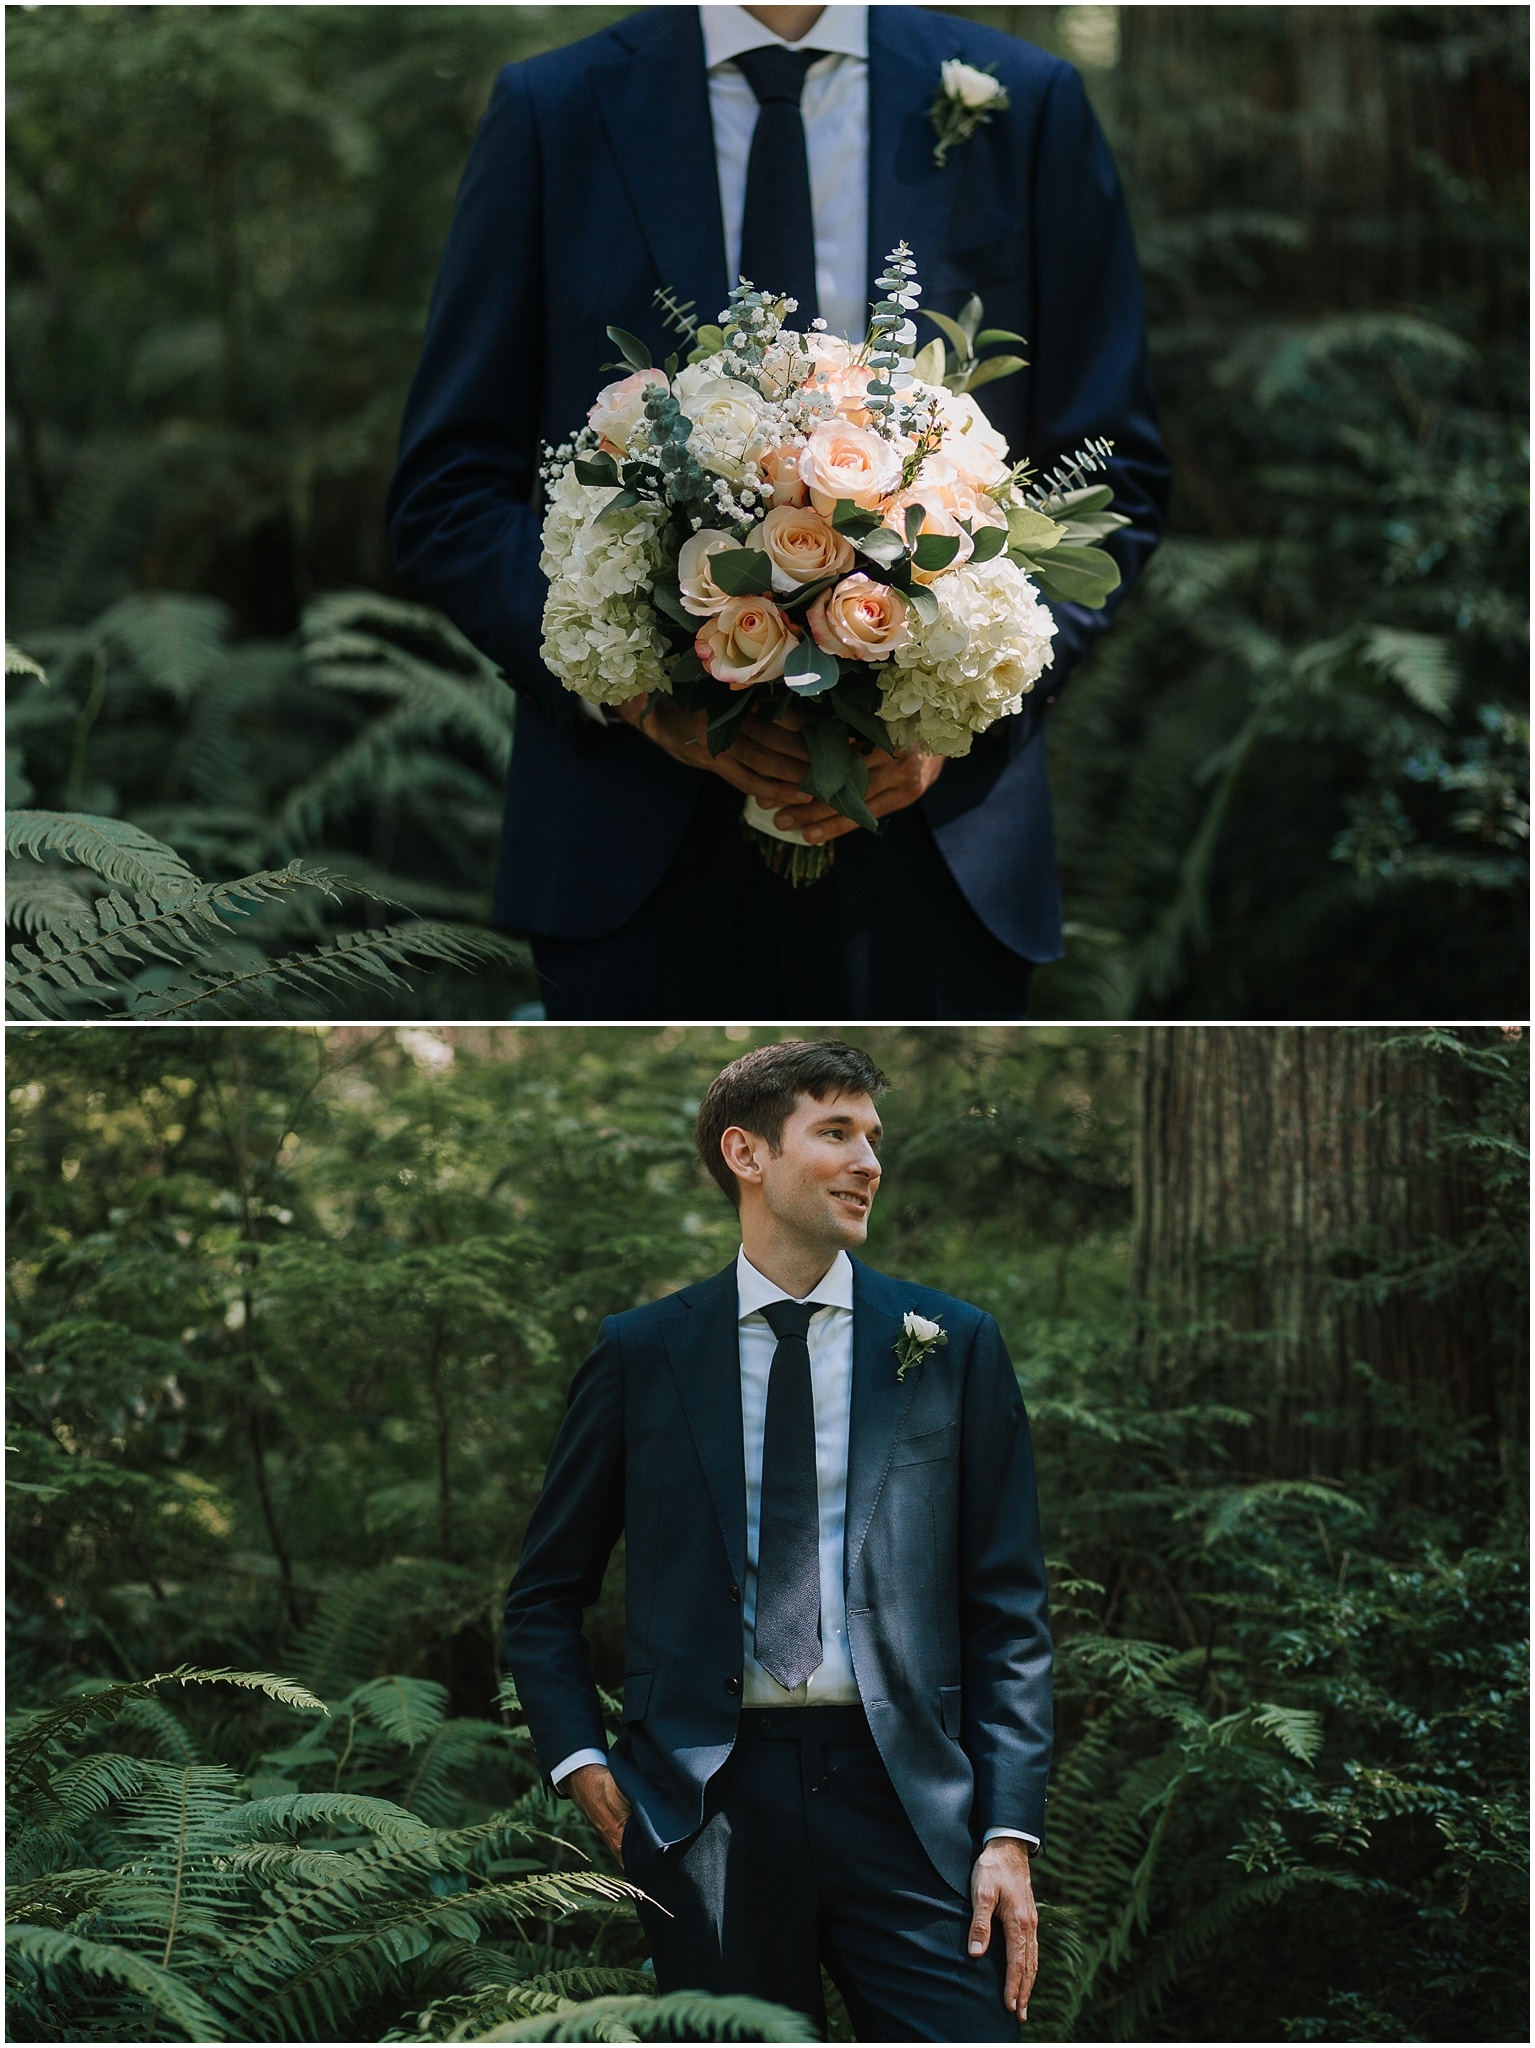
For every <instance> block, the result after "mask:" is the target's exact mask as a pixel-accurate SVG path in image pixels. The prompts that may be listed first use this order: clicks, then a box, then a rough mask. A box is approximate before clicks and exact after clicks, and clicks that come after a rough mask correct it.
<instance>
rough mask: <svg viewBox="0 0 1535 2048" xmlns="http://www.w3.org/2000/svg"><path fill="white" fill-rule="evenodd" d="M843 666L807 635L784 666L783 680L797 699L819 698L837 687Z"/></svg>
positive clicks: (833, 655)
mask: <svg viewBox="0 0 1535 2048" xmlns="http://www.w3.org/2000/svg"><path fill="white" fill-rule="evenodd" d="M841 674H842V664H841V663H840V662H839V661H838V659H837V657H836V655H835V654H828V653H827V652H826V650H825V649H824V648H822V647H817V645H816V644H815V642H814V641H813V640H812V639H811V637H810V635H809V634H808V633H807V634H806V635H805V637H804V639H803V640H801V642H800V643H799V645H798V646H797V647H796V648H795V649H794V651H793V653H792V654H791V655H790V656H789V658H788V660H787V661H786V662H785V664H784V672H783V680H784V682H785V683H786V684H787V686H788V687H789V688H790V689H791V690H792V691H793V692H794V694H795V696H796V697H819V696H821V695H822V694H823V693H824V692H825V691H827V690H830V689H834V688H835V687H836V684H837V681H838V678H839V677H840V676H841Z"/></svg>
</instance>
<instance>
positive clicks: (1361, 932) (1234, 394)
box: [6, 6, 1529, 1019]
mask: <svg viewBox="0 0 1535 2048" xmlns="http://www.w3.org/2000/svg"><path fill="white" fill-rule="evenodd" d="M625 11H627V10H625V9H621V8H602V7H581V8H572V7H563V8H562V7H533V6H526V7H459V6H437V7H410V6H406V7H366V6H363V7H303V6H300V7H286V6H285V7H259V6H258V7H241V6H233V7H219V8H201V7H195V6H192V7H162V8H154V7H148V8H123V7H89V6H87V7H68V8H65V7H42V8H12V9H9V10H8V11H7V15H6V36H7V91H8V96H9V118H8V123H7V151H8V176H7V219H8V226H9V233H10V287H9V306H8V341H7V380H6V384H7V483H8V490H7V517H8V521H9V526H8V532H7V542H8V552H9V558H10V562H11V570H12V574H11V583H10V609H9V618H10V627H9V631H10V636H11V638H12V639H13V640H16V641H19V642H20V644H21V646H22V647H23V648H24V649H25V650H26V653H27V654H28V655H29V656H31V657H32V658H33V659H34V660H35V661H36V662H38V663H40V664H41V665H42V667H43V668H44V669H46V671H47V676H48V680H47V681H46V683H45V682H44V681H42V680H41V679H40V678H39V677H38V676H37V675H36V674H33V673H30V672H28V671H27V670H25V669H23V670H22V671H21V672H19V673H18V675H16V676H15V677H13V678H12V704H11V714H10V716H11V728H10V730H11V745H10V750H9V760H10V768H11V775H12V781H11V783H10V785H9V794H8V797H7V803H8V805H9V806H12V807H19V808H20V809H21V811H22V812H23V813H24V815H23V816H22V817H21V818H19V819H15V820H13V822H12V827H11V834H10V842H9V843H10V846H11V849H12V851H13V854H15V855H16V856H17V858H15V859H14V860H13V862H12V870H13V872H12V887H11V890H10V892H9V901H10V913H9V914H10V917H11V920H12V924H11V934H12V942H13V947H14V946H15V945H17V944H19V945H21V946H22V948H23V950H24V954H25V955H26V957H22V958H20V959H19V960H18V961H17V965H18V967H19V970H20V972H19V975H18V977H17V980H16V982H15V985H14V987H13V998H12V1000H13V1006H14V1010H15V1012H16V1013H17V1014H20V1015H23V1016H26V1015H39V1014H41V1015H50V1014H56V1015H63V1016H66V1017H68V1016H81V1015H88V1014H96V1013H100V1012H114V1011H122V1010H125V1009H126V1010H129V1011H133V1012H135V1013H137V1014H140V1015H147V1014H164V1015H172V1016H185V1015H199V1016H203V1015H219V1014H259V1015H276V1016H282V1015H295V1016H313V1015H315V1014H324V1015H333V1016H338V1017H339V1016H346V1015H353V1016H378V1015H385V1016H388V1015H395V1016H399V1017H407V1016H428V1017H432V1016H437V1017H455V1016H456V1017H461V1018H464V1017H468V1018H473V1017H488V1018H495V1017H502V1018H504V1017H507V1016H509V1015H512V1014H514V1013H515V1012H516V1011H517V1010H518V1009H519V1007H520V1006H522V1005H524V1004H526V1003H527V1002H529V1001H531V1000H532V999H533V998H534V996H535V994H536V991H535V989H534V986H533V983H532V980H531V977H530V974H529V971H528V967H527V962H526V958H525V955H524V953H523V952H522V949H521V948H520V947H518V946H515V945H511V944H509V943H507V942H505V941H500V940H497V939H496V938H494V937H493V936H492V935H490V934H489V933H488V932H487V931H486V929H485V924H484V920H485V918H486V916H487V915H488V885H489V876H490V873H491V868H492V864H493V854H494V848H495V843H496V838H497V832H498V825H499V818H500V806H501V783H502V776H503V771H504V767H505V763H506V759H507V753H508V748H509V745H510V737H511V726H512V717H513V698H512V695H511V692H510V691H509V690H508V689H507V688H506V686H505V685H504V683H502V682H501V681H500V680H499V679H498V678H497V676H496V675H495V673H494V672H493V671H492V670H491V669H490V667H489V665H488V664H487V663H485V662H484V661H483V660H481V659H480V658H479V657H477V656H476V655H475V653H474V651H473V650H472V649H469V648H468V647H466V646H465V645H464V644H463V643H462V642H461V641H460V640H459V639H458V637H457V636H456V635H455V634H454V633H453V632H452V631H451V630H450V629H447V628H446V627H445V626H444V624H443V623H442V622H441V621H439V620H437V619H436V618H434V616H433V615H431V614H428V613H424V612H421V611H419V610H417V609H413V608H412V607H411V606H410V604H409V602H408V597H409V593H407V592H403V591H401V590H400V588H399V587H398V585H397V583H396V581H395V579H394V576H393V572H392V569H391V565H390V563H389V560H388V556H387V553H386V548H385V539H384V532H383V523H382V505H383V495H384V490H385V486H386V483H387V479H388V476H389V471H390V467H391V463H392V459H393V451H394V442H395V434H396V427H397V422H398V418H399V414H400V408H401V404H402V400H403V396H404V392H405V388H406V385H407V382H408V379H409V377H410V374H411V371H412V368H413V366H414V363H415V359H416V354H417V349H418V345H419V338H420V335H421V331H422V325H423V321H424V316H425V309H426V303H427V298H428V294H429V292H430V289H431V285H432V281H433V278H434V275H435V271H436V266H437V261H438V256H439V252H440V249H441V246H442V241H443V237H444V233H445V230H446V226H447V222H448V219H449V215H450V212H451V208H452V201H453V194H454V190H455V187H456V184H457V180H458V177H459V174H460V172H461V170H462V167H463V164H464V160H465V157H466V155H467V152H468V149H469V145H470V141H471V138H472V135H473V132H474V128H475V124H476V122H477V120H478V118H479V115H480V113H481V111H482V109H483V107H484V105H485V102H486V99H487V96H488V92H489V87H490V82H491V79H492V77H493V76H494V73H495V71H496V69H497V68H498V66H499V65H501V64H502V63H504V62H506V61H507V60H509V59H513V58H519V57H523V56H526V55H529V54H531V53H532V52H534V51H536V50H539V49H542V48H544V47H547V46H549V45H552V44H557V43H560V42H564V41H568V40H570V39H571V38H573V37H575V36H578V35H581V34H585V33H588V32H590V31H591V30H593V29H595V28H596V27H598V26H600V25H601V24H602V23H603V22H604V21H606V20H609V19H612V18H614V17H616V16H617V15H619V14H622V13H623V12H625ZM957 11H958V12H961V13H970V14H974V15H976V16H977V17H979V18H982V19H985V20H987V21H989V22H991V23H993V24H994V25H997V26H1000V27H1002V28H1004V29H1008V30H1010V31H1012V32H1014V33H1017V34H1019V35H1022V36H1025V37H1028V38H1030V39H1032V40H1034V41H1036V42H1038V43H1040V44H1041V45H1043V46H1044V47H1046V48H1048V49H1050V50H1053V51H1055V52H1057V53H1058V54H1061V55H1064V56H1066V57H1068V58H1069V59H1070V60H1071V61H1073V62H1074V63H1076V64H1077V65H1079V66H1080V68H1081V70H1082V72H1083V76H1084V78H1085V79H1086V82H1087V86H1088V90H1089V92H1090V93H1091V96H1092V98H1093V101H1094V103H1095V105H1096V107H1097V109H1098V112H1099V114H1100V116H1101V118H1102V119H1103V121H1104V124H1105V126H1106V128H1107V131H1108V134H1109V137H1110V140H1111V142H1112V145H1113V148H1114V151H1115V154H1116V156H1117V159H1118V162H1119V165H1120V168H1121V171H1122V174H1123V177H1124V181H1125V184H1126V187H1127V190H1128V194H1129V200H1130V206H1131V211H1132V214H1133V216H1134V221H1135V227H1136V233H1137V237H1138V241H1139V247H1140V254H1141V262H1142V265H1143V268H1144V271H1145V276H1146V283H1147V290H1148V296H1149V306H1150V319H1151V348H1152V359H1153V367H1154V373H1155V378H1156V384H1157V388H1158V391H1159V394H1160V398H1161V403H1162V407H1163V412H1164V418H1165V424H1166V429H1167V439H1168V446H1169V449H1170V451H1171V454H1172V458H1173V464H1174V471H1175V489H1174V498H1173V511H1172V537H1171V539H1170V540H1169V541H1168V543H1167V545H1166V546H1165V547H1164V548H1163V549H1162V550H1161V552H1160V553H1159V555H1158V556H1157V558H1156V560H1155V561H1154V563H1153V565H1152V568H1151V571H1150V573H1149V574H1148V575H1147V576H1146V577H1145V578H1144V579H1143V581H1142V584H1141V586H1140V588H1138V589H1137V590H1136V591H1135V592H1134V593H1133V594H1132V595H1131V597H1130V599H1129V601H1128V602H1127V604H1126V606H1125V608H1124V612H1123V616H1122V618H1121V621H1120V623H1119V625H1118V627H1117V629H1116V631H1115V632H1114V634H1113V635H1112V636H1111V637H1110V639H1109V640H1108V642H1107V644H1106V645H1105V646H1104V647H1103V648H1102V649H1101V650H1100V651H1099V652H1098V653H1097V654H1096V655H1095V657H1094V659H1093V660H1092V661H1091V662H1090V663H1088V664H1087V665H1086V666H1085V668H1084V670H1083V671H1082V673H1081V674H1080V675H1079V676H1078V677H1077V678H1076V680H1075V681H1074V683H1073V686H1072V688H1071V689H1070V690H1069V692H1068V693H1067V694H1066V696H1065V697H1064V698H1063V700H1062V702H1061V704H1060V706H1059V708H1058V710H1057V711H1056V712H1054V713H1053V714H1052V717H1051V722H1050V727H1049V745H1050V749H1051V755H1052V773H1053V777H1054V783H1055V788H1056V793H1057V809H1058V818H1059V830H1060V840H1061V847H1062V853H1063V860H1064V872H1065V881H1066V896H1067V905H1068V917H1069V919H1070V924H1069V939H1068V953H1067V957H1066V959H1065V961H1064V962H1063V963H1062V964H1061V965H1059V966H1057V967H1053V968H1051V969H1049V970H1047V971H1046V972H1045V973H1043V974H1042V975H1041V976H1040V977H1039V978H1038V983H1037V996H1036V1002H1035V1013H1036V1015H1038V1016H1041V1017H1047V1018H1048V1017H1057V1018H1093V1017H1103V1018H1111V1019H1112V1018H1128V1017H1163V1018H1176V1017H1200V1016H1203V1017H1212V1016H1215V1017H1222V1016H1223V1017H1243V1016H1266V1017H1273V1018H1283V1017H1313V1018H1327V1017H1337V1018H1349V1017H1352V1018H1369V1017H1380V1018H1392V1017H1423V1016H1436V1015H1438V1016H1442V1015H1451V1016H1457V1017H1465V1018H1477V1017H1482V1018H1492V1019H1496V1018H1499V1017H1507V1016H1523V1015H1524V1014H1525V967H1524V964H1523V963H1524V953H1525V936H1524V934H1525V913H1524V907H1523V905H1524V892H1525V889H1526V864H1525V832H1526V824H1527V772H1526V765H1525V764H1526V756H1527V741H1528V723H1527V719H1526V717H1525V713H1524V709H1523V705H1524V696H1523V691H1524V683H1525V675H1526V667H1527V624H1526V619H1527V606H1526V567H1527V524H1528V522H1527V459H1528V449H1527V430H1526V394H1527V368H1526V362H1527V346H1526V331H1527V327H1526V323H1527V276H1526V268H1527V265H1526V256H1527V215H1528V158H1527V119H1528V79H1527V70H1528V32H1529V29H1528V14H1527V10H1525V9H1523V8H1516V7H1479V6H1466V7H1434V6H1424V7H1418V6H1414V7H1380V6H1364V7H1317V8H1291V7H1240V8H1227V7H1160V6H1158V7H1125V8H1119V7H1101V6H1076V7H1019V8H974V9H960V10H957ZM569 424H574V423H569ZM1030 452H1032V453H1033V454H1035V455H1036V456H1041V455H1053V454H1054V453H1056V452H1057V451H1041V450H1035V451H1030ZM39 812H47V813H55V812H65V813H72V814H90V815H94V816H95V817H96V818H97V820H98V821H100V820H102V819H108V820H111V821H113V822H112V823H111V824H102V823H100V822H98V823H97V824H95V825H93V826H84V825H74V826H70V825H64V824H60V823H59V822H58V821H57V820H52V821H50V820H49V819H47V818H43V819H39V817H38V815H37V814H38V813H39ZM144 835H148V837H147V838H145V837H144ZM151 842H153V843H151ZM156 845H158V846H159V847H160V848H161V849H174V853H171V852H170V851H167V850H161V851H156V850H155V848H156ZM296 860H302V861H303V862H304V863H305V864H306V870H305V872H311V873H313V874H315V875H316V876H317V877H318V876H323V875H326V874H328V875H329V876H331V877H332V878H333V880H332V882H331V884H330V886H329V893H327V891H326V889H325V888H323V887H319V886H310V885H309V884H307V883H306V881H305V878H304V873H296V872H295V871H294V869H293V866H292V863H293V862H295V861H296ZM252 875H259V877H260V878H261V879H260V880H257V881H251V882H249V883H247V884H246V885H245V886H243V887H241V886H237V885H238V884H240V883H241V881H242V878H245V877H249V876H252ZM114 891H115V892H116V900H115V901H114V899H113V892H114ZM370 892H371V893H370ZM380 899H387V900H380ZM167 904H172V905H175V906H179V908H175V909H173V910H169V911H168V910H167V909H166V907H165V906H166V905H167ZM402 916H403V918H404V921H405V922H404V925H403V927H402V925H401V919H402ZM157 948H158V951H156V949H157ZM295 952H297V953H300V954H304V955H306V956H308V958H309V960H310V966H309V969H308V973H307V977H301V976H300V975H299V974H298V973H297V972H296V971H295V970H294V969H293V968H292V967H291V966H282V965H273V964H269V963H280V962H282V961H284V960H285V959H286V958H287V957H288V956H289V955H290V954H292V953H295ZM65 958H67V959H68V960H72V961H74V962H76V963H77V966H76V967H70V966H67V965H59V964H58V962H59V960H61V959H65ZM40 960H41V961H49V960H51V961H53V963H54V965H53V967H52V968H49V967H47V966H41V965H39V964H38V962H39V961H40ZM199 973H201V974H204V975H206V976H208V977H210V980H209V981H208V982H198V981H197V979H196V975H197V974H199ZM391 975H392V976H394V977H395V980H394V981H390V980H388V978H387V977H389V976H391ZM360 981H367V982H368V992H367V994H366V995H363V996H359V995H358V994H357V993H356V984H357V983H358V982H360ZM409 981H414V983H415V993H414V994H410V993H408V992H407V990H406V989H405V987H404V986H402V985H401V984H402V983H405V982H409ZM93 983H94V985H92V984H93ZM215 985H216V986H215ZM391 1005H392V1007H391ZM381 1006H382V1007H381Z"/></svg>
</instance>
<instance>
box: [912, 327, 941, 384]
mask: <svg viewBox="0 0 1535 2048" xmlns="http://www.w3.org/2000/svg"><path fill="white" fill-rule="evenodd" d="M945 368H946V363H945V359H944V347H943V343H942V341H941V340H940V339H939V337H938V336H937V335H936V334H935V335H934V336H933V338H932V340H931V341H930V342H929V343H928V345H927V347H926V348H924V349H919V350H918V351H917V353H916V355H915V356H914V357H913V358H912V364H911V370H912V375H913V376H914V377H920V378H921V379H922V382H923V383H924V384H941V383H942V382H943V378H944V371H945Z"/></svg>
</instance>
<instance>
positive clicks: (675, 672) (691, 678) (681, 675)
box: [671, 647, 709, 683]
mask: <svg viewBox="0 0 1535 2048" xmlns="http://www.w3.org/2000/svg"><path fill="white" fill-rule="evenodd" d="M708 673H709V671H708V670H707V669H706V668H705V667H704V665H703V663H702V662H701V661H700V660H699V658H698V656H697V655H696V654H695V653H694V652H693V649H692V648H691V647H684V648H683V650H682V652H681V653H680V654H679V655H678V656H677V658H676V660H675V661H674V662H673V663H672V665H671V678H672V681H673V682H674V683H696V682H698V681H700V680H701V679H702V678H703V677H705V676H707V675H708Z"/></svg>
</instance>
